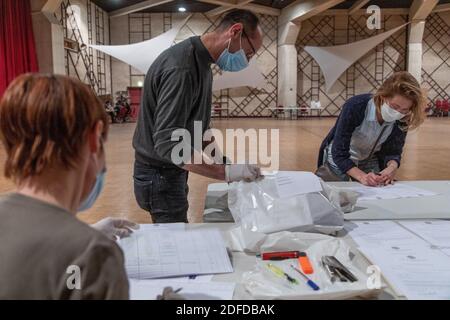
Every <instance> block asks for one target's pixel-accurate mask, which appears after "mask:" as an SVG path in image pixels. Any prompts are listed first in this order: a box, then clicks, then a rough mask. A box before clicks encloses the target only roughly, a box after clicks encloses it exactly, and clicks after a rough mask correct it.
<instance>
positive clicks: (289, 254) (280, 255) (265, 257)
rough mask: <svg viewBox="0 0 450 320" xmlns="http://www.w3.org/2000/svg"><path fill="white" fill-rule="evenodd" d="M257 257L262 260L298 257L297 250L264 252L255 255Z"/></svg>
mask: <svg viewBox="0 0 450 320" xmlns="http://www.w3.org/2000/svg"><path fill="white" fill-rule="evenodd" d="M256 257H257V258H261V259H262V260H286V259H297V258H298V257H300V252H299V251H282V252H265V253H261V254H257V255H256Z"/></svg>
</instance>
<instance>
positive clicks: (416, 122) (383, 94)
mask: <svg viewBox="0 0 450 320" xmlns="http://www.w3.org/2000/svg"><path fill="white" fill-rule="evenodd" d="M397 94H398V95H401V96H402V97H405V98H407V99H408V100H410V101H412V103H413V104H412V107H411V112H410V113H409V114H408V116H406V117H405V118H404V119H402V120H401V122H403V125H402V130H405V131H408V130H414V129H417V128H418V127H419V126H420V125H421V124H422V123H423V122H424V121H425V117H426V114H425V108H426V105H427V96H426V93H425V91H424V90H423V89H422V88H421V86H420V84H419V82H418V81H417V80H416V78H414V77H413V76H412V75H411V74H410V73H409V72H407V71H401V72H396V73H394V74H393V75H392V76H390V77H389V78H388V79H387V80H386V81H385V82H384V83H383V84H382V85H381V87H380V88H379V89H378V90H377V92H376V93H375V96H374V100H375V105H376V106H377V108H378V109H380V108H381V105H382V104H383V101H384V99H385V98H392V97H393V96H395V95H397Z"/></svg>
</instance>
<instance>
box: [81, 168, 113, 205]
mask: <svg viewBox="0 0 450 320" xmlns="http://www.w3.org/2000/svg"><path fill="white" fill-rule="evenodd" d="M105 175H106V170H102V171H101V172H100V173H99V174H97V176H96V178H95V184H94V186H93V187H92V190H91V192H90V193H89V195H88V196H87V198H86V199H85V200H84V201H83V202H82V203H81V204H80V207H79V208H78V212H82V211H86V210H89V209H90V208H92V206H93V205H94V203H95V201H97V198H98V197H99V195H100V193H101V192H102V190H103V185H104V182H105Z"/></svg>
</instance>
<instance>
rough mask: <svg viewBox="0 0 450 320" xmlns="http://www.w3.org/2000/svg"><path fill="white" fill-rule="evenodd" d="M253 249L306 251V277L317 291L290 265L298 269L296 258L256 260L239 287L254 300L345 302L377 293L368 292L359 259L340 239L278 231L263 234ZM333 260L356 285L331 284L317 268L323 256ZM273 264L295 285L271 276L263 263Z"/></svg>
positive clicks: (364, 273)
mask: <svg viewBox="0 0 450 320" xmlns="http://www.w3.org/2000/svg"><path fill="white" fill-rule="evenodd" d="M260 240H262V241H260V242H259V244H258V245H256V246H254V247H253V249H257V250H256V252H273V251H288V250H289V251H290V250H298V251H303V252H306V253H307V255H308V258H309V260H310V262H311V264H312V266H313V269H314V272H313V274H310V275H308V277H309V278H310V279H311V280H313V281H314V282H315V283H316V284H317V285H318V286H319V287H320V290H318V291H314V290H312V289H311V288H310V287H309V286H308V285H307V284H306V280H304V279H303V278H302V277H301V276H300V275H299V274H297V273H296V271H295V270H293V269H292V268H291V267H290V265H291V264H292V265H294V266H295V267H296V268H298V262H297V260H296V259H289V260H283V261H262V260H260V259H257V262H256V266H255V269H254V270H253V271H250V272H246V273H244V275H243V277H242V281H241V283H242V285H243V286H244V288H245V290H246V291H247V293H249V294H250V295H251V296H252V298H254V299H348V298H353V297H358V296H370V295H375V294H378V293H379V292H380V291H379V290H374V289H370V288H369V287H368V285H367V280H368V275H367V274H366V272H365V267H366V266H365V263H364V262H363V261H364V260H363V258H362V256H361V255H360V254H359V253H357V254H354V253H353V252H351V250H350V248H349V247H348V245H347V244H346V243H345V242H344V241H343V240H341V239H337V238H332V237H329V236H326V235H320V234H313V233H300V232H278V233H273V234H270V235H266V236H265V238H264V239H260ZM327 255H330V256H334V257H336V258H337V259H338V260H339V261H340V262H341V263H342V264H343V265H344V266H345V267H346V268H348V269H349V270H350V271H351V272H352V273H353V274H354V275H355V276H356V277H357V279H358V280H357V281H356V282H353V283H352V282H339V281H336V282H334V283H333V282H331V280H330V278H329V277H328V274H327V273H326V271H325V269H324V268H323V267H322V266H321V262H320V261H321V258H322V257H323V256H327ZM268 262H270V263H273V264H275V265H276V266H278V267H280V268H281V269H283V270H284V271H285V272H286V273H287V274H289V275H290V276H291V277H293V278H295V279H296V280H297V281H298V284H291V283H290V282H288V281H287V280H286V279H285V278H279V277H277V276H275V275H274V274H273V273H272V272H271V271H270V270H268V268H267V263H268Z"/></svg>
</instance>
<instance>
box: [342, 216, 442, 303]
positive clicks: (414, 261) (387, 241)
mask: <svg viewBox="0 0 450 320" xmlns="http://www.w3.org/2000/svg"><path fill="white" fill-rule="evenodd" d="M402 224H404V225H405V226H406V227H407V228H411V229H414V230H415V231H416V232H418V233H419V234H421V235H422V238H421V237H419V236H418V235H417V234H414V233H412V232H410V231H409V230H407V229H405V228H404V227H402V226H401V225H399V224H398V223H396V222H393V221H362V222H355V223H351V224H348V225H347V226H346V229H347V230H348V231H349V234H350V236H351V237H352V238H353V239H354V240H355V242H356V243H357V244H358V245H359V250H360V251H361V252H362V253H363V254H364V255H365V256H366V257H367V258H368V259H369V260H370V261H371V262H372V263H373V264H374V265H376V266H378V267H379V268H380V270H381V273H382V275H383V276H384V277H385V279H386V280H387V281H388V282H389V283H390V284H391V286H392V287H393V288H394V289H395V290H396V291H397V292H398V293H399V294H402V295H404V296H406V297H407V298H408V299H450V256H447V255H446V254H444V252H443V251H441V250H439V249H437V248H433V247H432V246H431V244H430V243H429V242H427V241H425V240H424V239H423V238H426V237H428V238H429V240H433V241H434V242H435V243H440V244H444V243H447V240H445V239H444V238H445V237H442V236H437V235H434V236H432V235H430V234H429V232H430V230H429V229H427V228H426V227H424V226H423V225H422V224H423V223H420V222H402ZM447 226H448V225H447ZM441 228H442V225H440V224H439V223H437V226H436V228H435V230H437V229H441ZM441 231H442V229H441ZM443 233H445V231H443ZM447 233H448V229H447Z"/></svg>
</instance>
